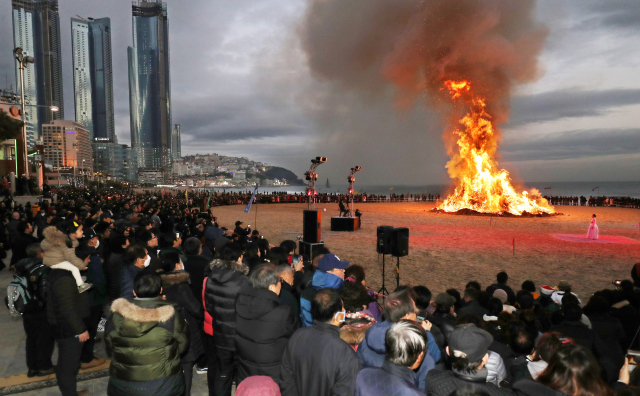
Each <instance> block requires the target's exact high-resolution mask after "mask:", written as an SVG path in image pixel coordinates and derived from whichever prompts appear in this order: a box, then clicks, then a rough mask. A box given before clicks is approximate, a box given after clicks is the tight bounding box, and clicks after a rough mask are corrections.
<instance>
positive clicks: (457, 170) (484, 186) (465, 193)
mask: <svg viewBox="0 0 640 396" xmlns="http://www.w3.org/2000/svg"><path fill="white" fill-rule="evenodd" d="M443 89H446V90H447V91H448V93H449V95H450V96H451V100H452V101H454V102H455V103H459V102H461V101H464V105H466V107H467V108H468V109H469V110H468V113H467V114H465V115H464V117H462V119H460V121H459V123H460V125H461V127H460V126H455V127H454V128H453V131H452V132H453V134H455V135H456V138H457V141H456V148H455V149H454V150H453V152H452V153H451V160H449V162H448V163H447V168H448V169H449V174H450V175H451V176H452V177H453V178H454V179H455V190H454V191H453V193H451V194H450V195H449V196H448V197H447V198H446V199H445V200H444V202H443V203H442V204H441V205H440V206H438V209H439V210H443V211H445V212H458V211H461V210H464V209H466V210H471V211H475V212H479V213H497V214H502V213H511V214H513V215H518V216H519V215H522V214H523V213H530V214H534V215H537V214H552V213H554V209H553V207H552V206H550V205H549V203H548V202H547V200H546V199H544V198H542V197H541V196H540V195H538V194H537V192H534V194H531V195H530V194H529V193H528V192H527V191H523V192H517V191H516V190H515V189H514V188H513V186H512V185H511V179H510V177H509V172H507V171H506V170H504V169H500V168H499V167H498V162H497V161H496V160H495V158H494V155H495V151H496V148H497V144H498V135H497V134H496V130H495V126H494V125H493V121H492V117H491V115H490V114H489V113H488V112H487V105H486V100H485V99H484V98H482V97H479V96H475V95H474V94H473V91H472V90H471V83H470V82H468V81H464V80H463V81H452V80H448V81H445V82H444V88H443Z"/></svg>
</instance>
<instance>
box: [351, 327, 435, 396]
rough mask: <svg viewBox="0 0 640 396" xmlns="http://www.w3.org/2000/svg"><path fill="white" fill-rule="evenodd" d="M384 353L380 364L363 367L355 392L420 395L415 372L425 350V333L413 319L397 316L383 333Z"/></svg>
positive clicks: (360, 395)
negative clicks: (403, 318) (396, 319)
mask: <svg viewBox="0 0 640 396" xmlns="http://www.w3.org/2000/svg"><path fill="white" fill-rule="evenodd" d="M385 348H386V351H387V352H386V355H385V360H384V363H382V367H381V368H377V367H365V368H363V369H362V370H361V371H360V372H359V373H358V377H357V379H356V393H355V395H356V396H387V395H389V394H393V395H407V396H411V395H413V396H420V395H422V396H424V392H422V391H421V390H420V389H419V388H418V387H417V386H416V385H415V383H416V378H415V373H414V371H413V370H416V369H417V368H418V367H420V364H421V363H422V359H424V357H425V355H426V353H427V333H426V332H425V330H424V329H423V328H422V327H421V326H420V325H418V324H417V323H416V322H413V321H409V320H401V321H400V322H398V323H394V324H393V325H392V326H391V327H390V328H389V330H387V332H386V334H385Z"/></svg>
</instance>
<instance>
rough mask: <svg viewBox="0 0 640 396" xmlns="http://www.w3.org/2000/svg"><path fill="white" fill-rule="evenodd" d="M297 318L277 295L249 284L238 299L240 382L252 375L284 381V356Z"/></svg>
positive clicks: (237, 326)
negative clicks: (281, 365) (281, 378)
mask: <svg viewBox="0 0 640 396" xmlns="http://www.w3.org/2000/svg"><path fill="white" fill-rule="evenodd" d="M296 328H297V323H296V317H295V316H294V315H293V312H292V311H291V307H289V306H288V305H286V304H283V303H282V302H281V301H280V297H278V295H276V294H275V293H274V292H272V291H270V290H265V289H254V288H253V287H251V285H245V286H244V287H243V288H242V290H241V291H240V293H239V294H238V298H237V299H236V356H237V357H238V378H237V381H238V383H240V382H241V381H242V380H244V379H245V378H247V377H250V376H252V375H267V376H269V377H271V378H272V379H273V380H274V381H276V383H278V381H279V380H280V364H281V362H282V353H283V352H284V349H285V348H286V347H287V343H288V342H289V337H291V335H292V334H293V332H294V331H296Z"/></svg>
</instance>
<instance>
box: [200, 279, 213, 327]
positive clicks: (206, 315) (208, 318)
mask: <svg viewBox="0 0 640 396" xmlns="http://www.w3.org/2000/svg"><path fill="white" fill-rule="evenodd" d="M208 280H209V278H204V280H203V281H202V294H201V295H200V301H202V307H203V308H204V307H206V303H205V299H204V292H205V290H206V288H207V287H206V283H207V281H208ZM204 333H205V334H208V335H210V336H212V335H213V318H212V317H211V315H210V314H209V311H207V309H206V308H205V309H204Z"/></svg>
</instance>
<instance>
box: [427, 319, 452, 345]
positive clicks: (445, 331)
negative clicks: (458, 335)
mask: <svg viewBox="0 0 640 396" xmlns="http://www.w3.org/2000/svg"><path fill="white" fill-rule="evenodd" d="M429 320H430V321H431V323H433V324H434V325H435V326H436V327H438V329H440V332H441V333H442V335H443V336H444V345H445V346H447V345H449V336H450V335H451V333H452V332H453V328H454V327H455V325H456V317H455V316H453V315H452V314H450V313H448V312H446V313H442V312H437V311H436V312H434V313H433V316H431V317H430V318H429Z"/></svg>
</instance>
